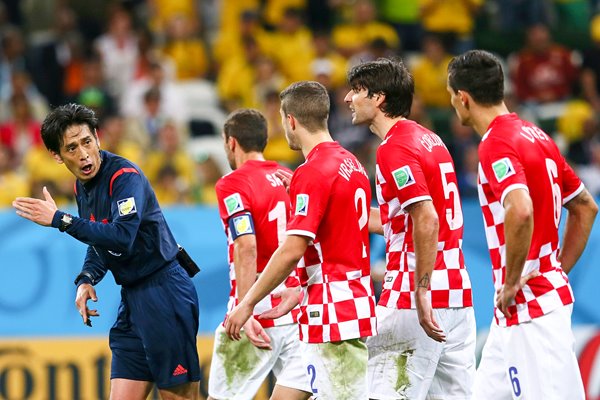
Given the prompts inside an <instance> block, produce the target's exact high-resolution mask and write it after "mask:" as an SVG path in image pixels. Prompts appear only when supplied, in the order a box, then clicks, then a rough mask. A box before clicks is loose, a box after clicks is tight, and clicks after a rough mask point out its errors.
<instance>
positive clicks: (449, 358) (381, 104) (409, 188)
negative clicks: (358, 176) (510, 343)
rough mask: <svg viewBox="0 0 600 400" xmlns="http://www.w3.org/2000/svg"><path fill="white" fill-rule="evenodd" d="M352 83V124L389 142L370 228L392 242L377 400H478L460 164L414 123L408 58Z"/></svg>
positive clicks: (376, 352) (363, 70) (373, 356)
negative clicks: (474, 399)
mask: <svg viewBox="0 0 600 400" xmlns="http://www.w3.org/2000/svg"><path fill="white" fill-rule="evenodd" d="M348 82H349V83H350V87H351V90H350V91H349V92H348V94H347V95H346V98H345V101H346V103H347V104H348V105H349V106H350V108H351V110H352V123H353V124H367V125H369V128H370V130H371V131H372V132H373V133H375V134H376V135H377V136H379V137H380V138H381V139H382V140H383V142H382V143H381V145H380V146H379V148H378V149H377V168H376V184H377V199H378V201H379V208H373V209H372V214H371V221H372V222H371V230H373V231H375V232H378V233H382V234H383V235H384V236H385V240H386V261H387V266H386V273H385V277H384V283H383V290H382V294H381V298H380V300H379V304H378V305H377V322H378V326H377V330H378V336H375V337H371V338H369V339H368V340H367V346H368V348H369V378H370V382H369V386H370V398H372V399H400V398H409V399H425V398H452V399H470V398H471V390H472V383H473V378H474V375H475V317H474V313H473V307H472V299H471V282H470V280H469V275H468V273H467V270H466V268H465V263H464V257H463V253H462V248H461V244H462V236H463V215H462V209H461V204H460V197H459V193H458V187H457V181H456V174H455V172H454V163H453V162H452V158H451V157H450V153H449V152H448V149H447V148H446V146H445V145H444V143H443V142H442V140H441V139H440V138H439V136H437V135H436V134H435V133H433V132H431V131H429V130H427V129H426V128H424V127H422V126H421V125H419V124H417V123H416V122H414V121H410V120H408V119H406V118H407V117H408V115H409V113H410V108H411V104H412V99H413V92H414V82H413V78H412V76H411V75H410V73H409V71H408V69H407V68H406V67H405V66H404V64H403V63H402V61H400V60H389V59H379V60H376V61H372V62H366V63H363V64H359V65H357V66H355V67H354V68H352V69H351V70H350V72H349V73H348ZM419 325H421V326H419Z"/></svg>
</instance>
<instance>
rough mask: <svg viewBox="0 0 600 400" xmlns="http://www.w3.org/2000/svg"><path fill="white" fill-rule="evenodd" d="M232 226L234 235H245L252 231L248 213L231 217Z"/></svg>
mask: <svg viewBox="0 0 600 400" xmlns="http://www.w3.org/2000/svg"><path fill="white" fill-rule="evenodd" d="M233 226H234V229H235V233H236V236H240V235H245V234H247V233H254V229H253V228H252V222H251V221H250V216H249V215H240V216H239V217H235V218H234V219H233Z"/></svg>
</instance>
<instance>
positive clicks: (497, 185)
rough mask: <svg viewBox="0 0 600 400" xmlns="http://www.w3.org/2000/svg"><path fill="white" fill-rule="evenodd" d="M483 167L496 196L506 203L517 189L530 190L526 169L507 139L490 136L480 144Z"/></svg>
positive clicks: (480, 157)
mask: <svg viewBox="0 0 600 400" xmlns="http://www.w3.org/2000/svg"><path fill="white" fill-rule="evenodd" d="M479 161H480V163H481V169H482V170H483V173H484V175H485V177H486V179H487V181H488V184H489V185H490V188H491V189H492V192H493V193H494V195H495V196H496V198H498V199H500V204H504V199H505V198H506V195H507V194H508V193H510V192H511V191H513V190H515V189H525V190H527V191H529V187H528V185H527V178H526V176H525V170H524V168H523V165H522V164H521V161H520V160H519V156H518V154H517V152H516V151H515V149H514V148H513V147H512V146H511V145H510V144H509V143H508V142H506V141H502V140H497V139H496V138H488V139H486V140H484V141H483V142H481V144H480V146H479Z"/></svg>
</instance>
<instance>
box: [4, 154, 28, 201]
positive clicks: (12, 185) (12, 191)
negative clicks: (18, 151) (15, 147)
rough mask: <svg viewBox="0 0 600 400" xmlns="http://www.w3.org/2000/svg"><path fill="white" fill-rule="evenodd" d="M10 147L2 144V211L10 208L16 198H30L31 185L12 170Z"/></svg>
mask: <svg viewBox="0 0 600 400" xmlns="http://www.w3.org/2000/svg"><path fill="white" fill-rule="evenodd" d="M11 159H12V156H11V152H10V150H9V148H8V147H6V146H4V145H3V144H2V143H0V209H2V208H7V207H10V206H11V204H12V201H13V200H14V199H15V198H16V197H23V196H29V195H30V193H29V183H28V182H27V179H26V178H25V176H23V175H22V174H19V173H17V172H16V171H15V170H14V169H13V168H12V160H11Z"/></svg>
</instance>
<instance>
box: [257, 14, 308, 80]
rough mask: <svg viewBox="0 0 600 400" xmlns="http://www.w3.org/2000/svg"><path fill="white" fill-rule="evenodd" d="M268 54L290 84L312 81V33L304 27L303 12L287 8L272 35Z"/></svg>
mask: <svg viewBox="0 0 600 400" xmlns="http://www.w3.org/2000/svg"><path fill="white" fill-rule="evenodd" d="M268 54H269V55H270V56H271V57H272V58H273V59H274V60H275V62H276V63H277V65H278V66H279V69H280V70H281V72H282V73H283V74H284V76H285V78H286V80H287V82H288V83H292V82H295V81H301V80H308V79H310V76H311V74H310V70H309V64H310V61H311V55H312V54H313V41H312V33H311V32H310V30H309V29H308V28H307V27H306V26H305V25H304V22H303V15H302V10H300V9H297V8H287V9H286V10H285V13H284V16H283V19H282V22H281V24H280V25H279V26H278V29H277V31H275V32H274V33H273V34H272V37H271V43H270V48H269V50H268Z"/></svg>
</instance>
